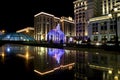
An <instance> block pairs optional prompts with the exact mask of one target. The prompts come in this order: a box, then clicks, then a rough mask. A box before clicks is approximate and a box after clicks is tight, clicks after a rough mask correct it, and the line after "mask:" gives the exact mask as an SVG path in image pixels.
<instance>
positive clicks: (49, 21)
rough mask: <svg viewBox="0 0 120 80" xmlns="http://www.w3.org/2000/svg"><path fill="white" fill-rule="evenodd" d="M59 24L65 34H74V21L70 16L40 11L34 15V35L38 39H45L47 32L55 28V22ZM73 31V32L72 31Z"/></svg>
mask: <svg viewBox="0 0 120 80" xmlns="http://www.w3.org/2000/svg"><path fill="white" fill-rule="evenodd" d="M58 23H59V24H60V26H61V30H62V31H63V32H64V33H65V35H66V36H68V34H69V36H70V34H71V33H72V34H71V36H75V31H74V29H75V27H74V21H73V20H72V18H71V17H68V18H66V17H61V18H58V17H55V16H54V15H52V14H48V13H45V12H40V13H38V14H36V15H34V29H35V31H34V34H35V35H34V37H35V39H36V40H38V41H47V33H48V32H49V31H50V30H52V29H55V27H56V26H57V24H58ZM73 32H74V33H73Z"/></svg>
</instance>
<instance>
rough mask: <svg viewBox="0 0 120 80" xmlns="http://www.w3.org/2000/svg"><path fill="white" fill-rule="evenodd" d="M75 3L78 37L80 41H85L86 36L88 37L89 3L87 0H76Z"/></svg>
mask: <svg viewBox="0 0 120 80" xmlns="http://www.w3.org/2000/svg"><path fill="white" fill-rule="evenodd" d="M73 3H74V15H75V16H74V17H75V27H76V36H77V37H78V38H79V39H80V40H85V36H87V35H88V33H87V32H88V31H87V24H88V23H87V18H86V10H87V1H86V0H76V1H74V2H73Z"/></svg>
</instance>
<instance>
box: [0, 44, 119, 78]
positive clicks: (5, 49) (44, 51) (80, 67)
mask: <svg viewBox="0 0 120 80" xmlns="http://www.w3.org/2000/svg"><path fill="white" fill-rule="evenodd" d="M9 55H16V56H17V57H20V58H23V59H24V60H26V61H27V62H26V64H29V60H30V59H33V60H34V64H33V65H34V72H36V73H39V74H40V75H45V74H48V73H51V72H54V71H56V70H59V69H68V68H70V67H72V68H73V67H75V68H74V71H75V72H74V73H75V74H74V76H75V78H76V80H120V54H119V53H117V52H109V51H101V50H100V51H82V49H81V51H79V50H64V49H56V48H45V47H34V46H25V45H10V44H7V45H4V46H2V47H0V62H2V63H5V60H6V58H7V57H8V56H9ZM33 57H34V58H33Z"/></svg>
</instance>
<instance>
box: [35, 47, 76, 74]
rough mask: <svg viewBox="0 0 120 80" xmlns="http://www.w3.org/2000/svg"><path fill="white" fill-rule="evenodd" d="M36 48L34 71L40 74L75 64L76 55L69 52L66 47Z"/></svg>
mask: <svg viewBox="0 0 120 80" xmlns="http://www.w3.org/2000/svg"><path fill="white" fill-rule="evenodd" d="M34 50H35V55H34V57H35V58H34V62H35V64H34V67H35V70H34V71H35V72H36V73H39V74H40V75H44V74H48V73H51V72H54V71H56V70H58V69H62V68H63V69H64V68H69V66H73V65H74V62H75V55H74V56H73V55H72V54H69V53H68V51H65V50H64V49H56V48H43V47H35V48H34Z"/></svg>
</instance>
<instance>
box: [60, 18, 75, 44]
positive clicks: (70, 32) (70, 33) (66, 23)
mask: <svg viewBox="0 0 120 80" xmlns="http://www.w3.org/2000/svg"><path fill="white" fill-rule="evenodd" d="M60 21H61V27H62V31H63V32H64V34H65V35H66V41H67V42H71V40H70V38H72V39H73V38H74V37H75V35H76V30H75V24H74V20H73V19H72V18H71V17H64V16H63V17H61V19H60Z"/></svg>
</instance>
